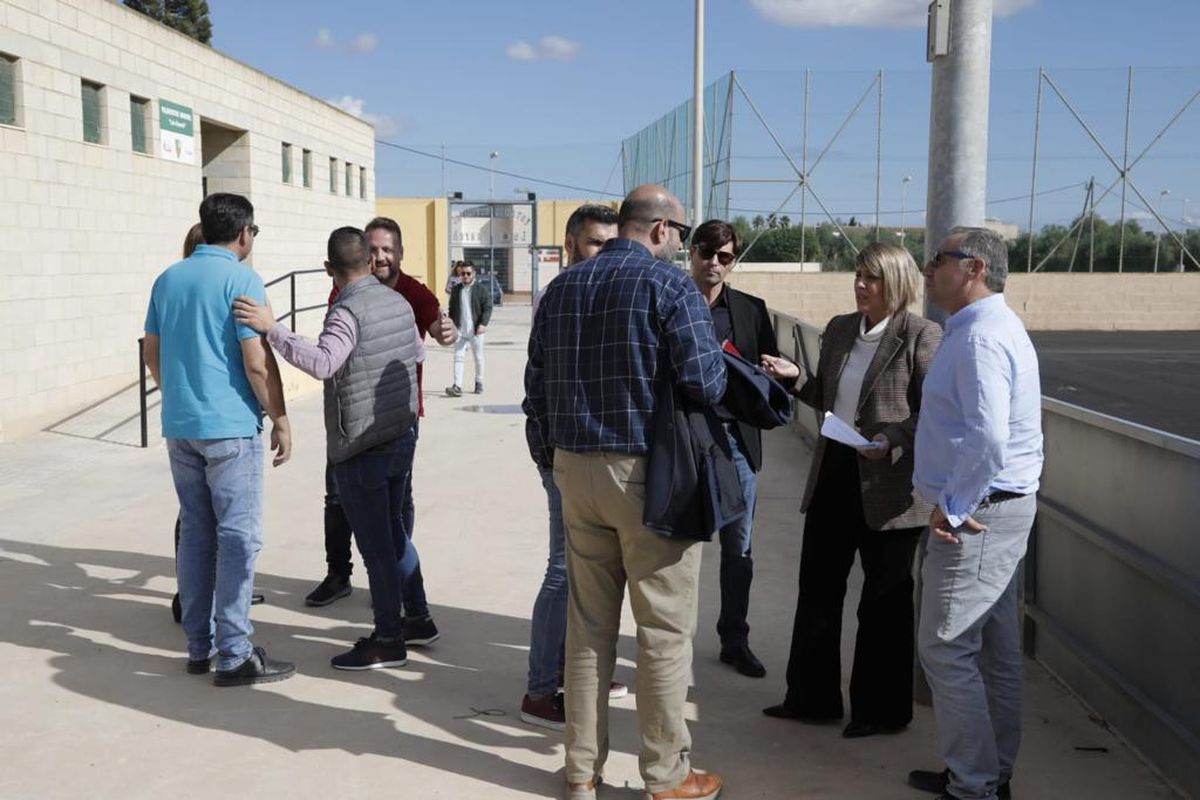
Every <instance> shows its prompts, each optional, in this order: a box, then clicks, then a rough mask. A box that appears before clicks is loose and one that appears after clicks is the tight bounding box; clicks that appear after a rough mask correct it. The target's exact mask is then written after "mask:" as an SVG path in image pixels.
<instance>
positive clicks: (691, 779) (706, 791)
mask: <svg viewBox="0 0 1200 800" xmlns="http://www.w3.org/2000/svg"><path fill="white" fill-rule="evenodd" d="M722 785H723V783H722V781H721V776H720V775H718V774H717V773H715V772H701V771H700V770H698V769H694V770H692V771H691V772H689V773H688V776H687V777H686V778H685V779H684V781H683V783H681V784H679V785H678V786H676V787H675V788H674V789H667V790H665V791H662V792H653V793H651V792H646V800H674V798H686V800H716V798H718V797H720V796H721V787H722Z"/></svg>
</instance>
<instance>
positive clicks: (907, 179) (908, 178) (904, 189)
mask: <svg viewBox="0 0 1200 800" xmlns="http://www.w3.org/2000/svg"><path fill="white" fill-rule="evenodd" d="M910 183H912V175H905V176H904V180H902V181H900V241H901V242H903V241H904V237H905V236H907V235H908V232H907V231H905V230H904V200H905V196H906V195H907V194H908V185H909V184H910Z"/></svg>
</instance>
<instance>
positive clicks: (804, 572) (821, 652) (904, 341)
mask: <svg viewBox="0 0 1200 800" xmlns="http://www.w3.org/2000/svg"><path fill="white" fill-rule="evenodd" d="M919 281H920V271H919V270H918V269H917V265H916V263H915V262H914V261H913V258H912V256H911V255H909V253H908V251H907V250H905V249H904V248H903V247H899V246H897V245H891V244H883V243H878V242H877V243H874V244H870V245H868V246H867V247H865V248H863V250H862V251H861V252H860V253H859V255H858V259H857V262H856V264H855V272H854V300H855V304H856V306H857V311H855V312H854V313H852V314H843V315H840V316H836V317H834V318H833V319H832V320H830V321H829V324H828V325H827V326H826V328H825V333H824V336H823V338H822V341H821V354H820V359H819V362H818V365H817V371H816V374H815V375H802V374H800V372H801V370H800V368H799V367H797V366H796V365H794V364H791V363H790V362H787V361H784V360H782V359H764V362H765V364H764V366H765V368H766V369H767V371H768V372H770V373H772V374H774V375H776V376H777V377H778V378H780V379H781V380H784V381H787V380H791V379H795V380H796V388H794V389H793V393H794V394H795V395H796V396H797V397H798V398H799V399H800V400H802V401H803V402H805V403H807V404H808V405H810V406H812V407H813V408H815V409H817V410H818V411H828V412H832V413H833V414H834V415H836V416H837V417H839V418H841V420H842V421H843V422H845V423H847V424H848V425H851V426H853V427H854V428H855V429H856V430H858V431H859V432H860V433H861V434H862V435H863V436H865V437H866V438H867V439H870V440H872V442H873V443H874V445H875V446H874V447H871V448H861V449H858V450H856V449H855V448H852V447H848V446H846V445H843V444H839V443H837V442H833V441H830V440H828V439H826V438H824V437H821V438H819V439H818V441H817V445H816V447H815V448H814V451H813V461H812V466H811V467H810V469H809V475H808V486H807V488H806V490H805V493H804V501H803V503H802V504H801V509H800V510H801V511H802V512H805V522H804V541H803V545H802V548H801V556H800V596H799V601H798V604H797V608H796V620H795V625H794V627H793V629H792V646H791V656H790V658H789V661H788V669H787V696H786V698H785V699H784V701H783V703H781V704H779V705H776V706H771V707H770V708H767V709H764V710H763V713H765V714H766V715H768V716H771V717H779V718H786V719H795V720H799V721H802V722H813V723H828V722H832V721H835V720H840V719H842V717H843V715H844V711H843V702H842V685H841V658H840V654H841V630H842V605H843V602H844V599H845V595H846V579H847V577H848V576H849V574H850V568H851V567H852V566H853V564H854V556H855V553H857V554H858V556H859V558H860V560H861V562H862V567H863V573H864V580H863V591H862V599H861V601H860V602H859V605H858V621H859V625H858V634H857V639H856V642H855V651H854V667H853V669H852V672H851V677H850V722H849V724H848V725H847V726H846V728H845V730H844V732H843V735H844V736H845V737H846V738H858V737H862V736H871V735H873V734H878V733H895V732H898V731H900V730H902V729H904V728H905V727H906V726H907V725H908V723H909V722H910V721H911V720H912V679H913V672H912V670H913V578H912V563H913V556H914V554H915V553H916V547H917V542H918V540H919V539H920V535H921V531H922V530H923V528H924V526H925V524H926V523H927V522H928V520H929V514H930V511H931V510H932V509H931V507H930V506H929V505H928V504H926V503H925V502H924V501H922V500H921V499H919V498H918V497H917V496H915V495H914V493H913V487H912V472H913V453H912V448H913V437H914V434H915V432H916V428H917V414H918V412H919V411H920V407H921V384H922V382H923V381H924V380H925V373H926V371H927V370H928V368H929V364H930V362H931V361H932V360H933V354H934V351H936V350H937V346H938V343H939V342H940V341H941V329H940V328H939V327H938V326H937V325H936V324H934V323H932V322H930V321H929V320H926V319H923V318H921V317H919V316H917V315H915V314H912V313H910V312H909V311H908V307H909V306H911V305H913V304H914V303H915V302H916V301H917V299H918V290H919V286H920V282H919Z"/></svg>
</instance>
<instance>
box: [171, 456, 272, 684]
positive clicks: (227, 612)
mask: <svg viewBox="0 0 1200 800" xmlns="http://www.w3.org/2000/svg"><path fill="white" fill-rule="evenodd" d="M167 455H168V457H169V458H170V462H171V477H172V479H173V480H174V482H175V493H176V494H177V495H178V496H179V517H180V529H179V555H178V564H177V567H176V569H177V572H178V579H179V601H180V603H181V604H182V607H183V620H182V623H183V632H184V635H185V636H187V648H188V658H191V659H203V658H209V657H211V656H212V655H213V652H214V647H213V644H214V637H215V642H216V647H215V652H216V654H217V669H218V670H230V669H236V668H237V667H239V666H240V665H241V663H242V662H243V661H245V660H246V658H248V657H249V655H250V651H251V644H250V634H251V633H253V632H254V626H253V625H251V624H250V597H251V595H252V594H253V588H254V562H255V560H256V559H257V558H258V551H259V550H261V549H262V472H263V465H262V462H263V444H262V436H261V435H256V436H250V437H246V438H238V439H167Z"/></svg>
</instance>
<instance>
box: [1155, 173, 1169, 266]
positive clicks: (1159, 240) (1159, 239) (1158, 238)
mask: <svg viewBox="0 0 1200 800" xmlns="http://www.w3.org/2000/svg"><path fill="white" fill-rule="evenodd" d="M1170 193H1171V190H1170V189H1163V190H1162V191H1161V192H1159V193H1158V218H1159V219H1160V220H1161V219H1162V203H1163V198H1165V197H1166V196H1167V195H1169V194H1170ZM1163 227H1164V225H1163V223H1161V222H1160V223H1159V226H1158V232H1157V233H1155V234H1154V271H1155V272H1158V246H1159V244H1161V243H1162V235H1163Z"/></svg>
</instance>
